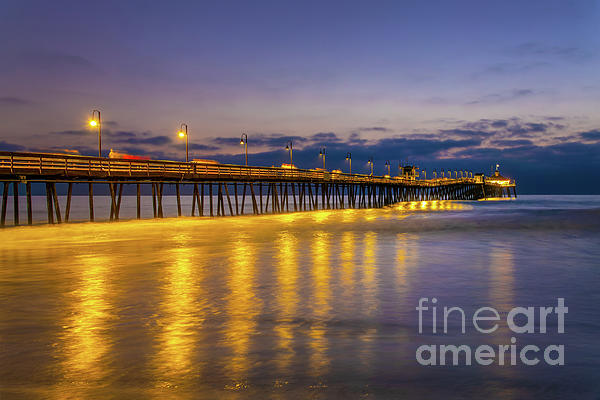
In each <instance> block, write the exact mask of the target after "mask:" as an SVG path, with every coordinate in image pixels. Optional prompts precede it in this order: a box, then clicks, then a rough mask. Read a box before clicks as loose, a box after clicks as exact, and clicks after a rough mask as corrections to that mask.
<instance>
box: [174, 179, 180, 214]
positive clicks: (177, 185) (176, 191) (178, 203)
mask: <svg viewBox="0 0 600 400" xmlns="http://www.w3.org/2000/svg"><path fill="white" fill-rule="evenodd" d="M175 195H176V196H177V216H178V217H181V194H180V193H179V182H177V183H176V184H175Z"/></svg>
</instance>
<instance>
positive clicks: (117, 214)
mask: <svg viewBox="0 0 600 400" xmlns="http://www.w3.org/2000/svg"><path fill="white" fill-rule="evenodd" d="M115 185H116V184H115ZM115 187H117V186H115ZM118 190H119V196H118V197H117V208H115V219H116V220H117V221H118V220H119V214H120V212H121V196H122V195H123V184H122V183H119V186H118Z"/></svg>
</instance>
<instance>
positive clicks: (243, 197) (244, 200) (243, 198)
mask: <svg viewBox="0 0 600 400" xmlns="http://www.w3.org/2000/svg"><path fill="white" fill-rule="evenodd" d="M245 204H246V182H244V192H243V193H242V210H241V212H242V215H243V214H245V211H244V205H245Z"/></svg>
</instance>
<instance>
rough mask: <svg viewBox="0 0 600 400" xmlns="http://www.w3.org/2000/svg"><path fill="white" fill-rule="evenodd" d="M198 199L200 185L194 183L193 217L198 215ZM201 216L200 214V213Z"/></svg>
mask: <svg viewBox="0 0 600 400" xmlns="http://www.w3.org/2000/svg"><path fill="white" fill-rule="evenodd" d="M197 198H198V184H197V183H194V192H193V193H192V217H194V216H195V214H196V200H197ZM198 214H200V213H198Z"/></svg>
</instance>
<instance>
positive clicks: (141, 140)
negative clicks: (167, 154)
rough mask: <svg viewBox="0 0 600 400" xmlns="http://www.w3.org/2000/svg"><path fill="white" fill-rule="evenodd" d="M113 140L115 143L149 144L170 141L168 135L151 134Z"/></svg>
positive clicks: (158, 144) (157, 144)
mask: <svg viewBox="0 0 600 400" xmlns="http://www.w3.org/2000/svg"><path fill="white" fill-rule="evenodd" d="M113 142H116V143H126V144H137V145H139V144H147V145H151V146H164V145H167V144H170V143H171V142H172V140H171V138H170V137H169V136H151V137H145V138H138V137H122V138H117V139H113Z"/></svg>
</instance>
